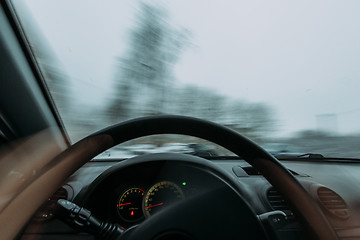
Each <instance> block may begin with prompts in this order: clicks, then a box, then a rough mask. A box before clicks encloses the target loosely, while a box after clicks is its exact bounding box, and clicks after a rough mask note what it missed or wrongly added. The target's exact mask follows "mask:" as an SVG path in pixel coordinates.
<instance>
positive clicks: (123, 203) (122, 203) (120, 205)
mask: <svg viewBox="0 0 360 240" xmlns="http://www.w3.org/2000/svg"><path fill="white" fill-rule="evenodd" d="M129 204H131V203H130V202H129V203H122V204H119V207H121V206H124V205H129Z"/></svg>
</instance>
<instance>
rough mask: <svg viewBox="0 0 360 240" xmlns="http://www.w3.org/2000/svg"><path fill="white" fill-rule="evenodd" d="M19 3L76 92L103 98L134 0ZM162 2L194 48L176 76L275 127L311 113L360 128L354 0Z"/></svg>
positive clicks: (295, 126)
mask: <svg viewBox="0 0 360 240" xmlns="http://www.w3.org/2000/svg"><path fill="white" fill-rule="evenodd" d="M26 2H28V5H29V8H30V9H31V11H33V12H34V13H35V17H36V20H37V21H38V22H39V25H40V28H42V29H44V33H45V35H46V37H47V39H48V41H49V43H50V45H51V46H52V48H53V49H54V51H55V53H56V54H57V55H58V58H59V60H60V61H61V62H62V63H63V64H64V67H65V68H66V71H67V72H68V74H69V76H70V77H71V79H72V80H74V81H75V84H74V86H76V87H81V88H82V90H81V93H78V94H79V95H83V96H89V95H90V94H92V98H91V99H92V100H93V101H92V102H90V103H89V104H96V103H99V102H100V103H101V101H102V99H104V97H105V96H106V94H109V93H111V86H110V84H109V83H111V81H112V80H113V79H112V76H113V74H114V69H116V65H115V57H118V56H121V54H122V53H124V51H125V50H126V44H127V40H128V39H127V37H128V33H129V29H130V28H131V26H132V24H133V20H134V13H135V11H134V9H136V7H137V3H136V1H116V0H114V1H95V0H93V1H84V2H85V3H84V2H83V1H70V0H68V1H65V0H61V1H56V2H55V1H47V0H43V1H31V0H28V1H26ZM162 3H163V4H164V6H165V7H166V8H168V9H169V12H170V14H169V15H170V17H171V19H172V22H173V23H174V24H178V25H180V26H183V27H185V28H188V29H189V30H190V31H191V32H192V43H193V44H194V47H191V48H189V49H187V51H186V52H185V53H184V54H183V55H182V56H181V60H180V61H179V63H178V65H177V66H176V69H175V75H176V79H177V80H178V81H179V82H181V83H192V84H194V81H196V84H197V85H200V86H206V87H208V88H212V89H214V91H218V92H219V93H221V94H224V95H227V96H230V97H232V98H234V99H240V100H246V101H251V102H266V103H267V104H269V105H271V106H272V107H273V108H274V110H275V114H276V118H277V119H278V122H279V126H278V128H277V129H276V130H277V134H276V135H281V134H288V133H290V132H294V131H298V130H301V129H315V128H316V127H317V126H316V124H317V122H316V116H317V115H319V114H336V115H337V123H338V125H337V130H338V131H339V132H340V133H350V132H354V131H355V132H360V124H358V122H359V120H358V119H360V106H359V92H360V82H359V78H360V68H359V63H360V45H359V43H360V31H358V29H360V26H359V25H360V15H359V14H357V12H358V9H359V7H360V1H357V0H354V1H331V0H326V1H238V0H233V1H209V0H202V1H194V0H192V1H190V0H177V1H167V2H165V1H162ZM79 16H80V18H79ZM85 83H86V86H87V87H85V88H84V85H85Z"/></svg>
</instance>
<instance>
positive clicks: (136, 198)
mask: <svg viewBox="0 0 360 240" xmlns="http://www.w3.org/2000/svg"><path fill="white" fill-rule="evenodd" d="M144 194H145V191H144V190H142V189H141V188H130V189H128V190H126V191H125V192H124V193H123V194H122V195H121V197H120V199H119V201H118V203H117V209H118V213H119V215H120V217H121V218H122V219H124V220H125V221H128V222H136V221H138V220H140V219H141V218H143V217H144V214H143V211H142V202H143V197H144Z"/></svg>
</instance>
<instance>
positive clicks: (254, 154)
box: [80, 116, 338, 240]
mask: <svg viewBox="0 0 360 240" xmlns="http://www.w3.org/2000/svg"><path fill="white" fill-rule="evenodd" d="M154 134H183V135H189V136H194V137H199V138H202V139H205V140H208V141H211V142H214V143H216V144H218V145H220V146H222V147H224V148H226V149H228V150H230V151H232V152H233V153H235V154H237V155H238V156H241V157H242V158H243V159H244V160H246V161H247V162H248V163H249V164H251V165H252V166H253V167H254V168H256V169H257V170H258V171H260V172H261V173H262V174H263V176H264V177H265V178H266V179H267V180H268V181H269V182H270V183H271V184H272V185H273V186H274V187H275V188H276V189H277V190H278V191H279V192H280V193H281V194H282V195H283V196H284V198H285V199H287V201H288V202H289V204H290V205H292V207H293V208H294V210H295V211H296V212H297V213H298V215H299V217H300V218H301V219H302V222H303V223H304V225H305V226H306V227H307V228H308V229H309V230H310V231H311V232H312V234H313V235H314V236H315V238H317V239H326V240H335V239H338V238H337V235H336V233H335V231H334V230H333V228H332V227H331V225H330V223H329V222H328V220H327V219H326V217H325V216H324V214H323V213H322V211H321V210H320V208H319V206H318V205H317V203H316V202H315V201H314V200H313V199H312V198H311V197H310V195H309V194H308V193H307V192H306V190H305V189H304V188H303V187H302V186H301V184H300V183H299V182H298V181H297V179H296V178H295V177H294V176H293V175H292V174H291V173H290V172H289V171H288V170H287V169H286V168H285V167H284V166H283V165H282V164H281V163H280V162H279V161H278V160H277V159H276V158H274V157H273V156H272V155H270V154H269V153H268V152H266V151H265V150H263V149H262V148H261V147H259V146H258V145H257V144H255V143H254V142H252V141H251V140H249V139H247V138H245V137H243V136H242V135H240V134H239V133H237V132H235V131H233V130H231V129H228V128H226V127H224V126H221V125H218V124H215V123H212V122H209V121H205V120H200V119H196V118H191V117H184V116H154V117H146V118H139V119H134V120H130V121H126V122H123V123H120V124H117V125H114V126H111V127H109V128H106V129H104V130H101V131H99V132H97V133H94V134H92V135H91V136H89V137H87V138H85V139H84V140H82V141H81V142H84V141H87V139H91V138H96V137H101V136H110V137H111V139H112V144H111V146H114V145H117V144H120V143H122V142H125V141H128V140H131V139H134V138H138V137H142V136H148V135H154ZM81 142H80V144H81ZM98 153H100V152H96V154H98ZM188 158H193V157H191V156H188ZM217 191H219V192H217V193H212V194H211V193H209V194H208V195H203V196H201V197H197V198H195V199H192V200H191V201H183V202H180V203H179V204H177V205H176V207H173V208H169V209H168V210H166V209H165V210H164V211H163V212H160V213H159V214H157V215H156V216H153V217H152V218H150V219H148V220H147V221H146V222H145V223H143V224H141V225H140V226H138V227H137V229H135V230H134V231H132V233H131V234H129V235H127V238H126V239H130V240H132V239H153V237H154V236H157V238H156V239H161V240H165V239H192V238H191V237H189V236H188V235H186V233H189V234H190V235H196V237H197V238H200V239H205V238H207V239H208V238H209V237H214V236H215V235H214V234H213V233H214V231H213V229H214V228H216V227H217V226H211V224H212V223H211V221H209V220H208V219H206V218H207V217H205V219H206V220H204V216H208V215H206V212H201V211H200V212H198V213H197V210H198V209H204V207H205V208H206V207H207V208H208V210H209V209H211V211H213V212H214V211H215V213H214V215H215V216H216V214H220V213H221V212H222V211H224V209H223V208H215V207H214V206H215V205H216V202H219V201H225V200H226V201H227V202H226V205H227V206H232V207H229V208H228V209H227V210H228V211H229V212H232V215H233V216H234V215H236V216H238V218H231V221H236V219H239V218H241V215H237V214H245V215H243V216H248V221H247V223H248V224H244V221H242V222H240V223H238V224H240V225H237V227H236V224H235V225H234V224H230V222H227V223H229V224H222V227H223V231H224V232H227V233H228V234H229V236H232V237H235V236H237V237H241V236H244V235H245V236H247V237H248V238H246V239H249V237H250V236H251V233H250V232H252V233H254V231H257V232H261V231H263V230H262V227H261V226H259V225H258V226H256V224H259V222H258V221H256V219H255V215H254V213H253V212H252V211H251V210H250V208H249V207H248V205H247V204H246V202H245V201H244V200H243V199H242V198H241V197H239V195H238V194H237V192H236V191H234V189H232V188H225V189H219V190H217ZM221 196H223V197H221ZM225 196H226V197H225ZM205 199H207V201H204V200H205ZM209 199H211V200H210V201H209ZM224 199H225V200H224ZM239 199H241V201H242V202H243V203H244V204H240V203H241V201H240V202H239ZM205 203H206V204H205ZM204 204H205V205H204ZM199 206H202V207H201V208H200V207H199ZM245 206H246V207H245ZM190 212H191V214H192V215H191V216H192V217H191V218H190V219H191V221H190V222H187V223H183V222H181V219H184V216H185V215H186V214H190ZM194 213H196V214H195V215H196V216H194ZM174 216H177V217H176V218H177V220H176V221H175V223H176V224H173V223H171V222H170V221H167V219H169V218H172V219H174ZM188 216H189V215H188ZM187 219H189V218H187ZM210 219H211V218H210ZM199 221H203V222H204V223H203V224H202V226H203V227H202V228H201V230H200V233H199V229H197V227H198V225H199V224H196V222H198V223H199ZM245 222H246V221H245ZM195 225H196V227H195ZM226 225H228V226H226ZM175 228H176V229H179V228H180V229H181V228H184V229H186V230H184V231H183V232H181V233H179V231H177V230H176V231H177V233H174V234H173V235H172V233H171V230H173V229H175ZM249 230H251V231H249ZM162 232H163V233H164V232H165V233H166V234H165V235H161V234H160V235H159V233H162ZM199 234H200V235H199ZM147 236H152V237H151V238H146V237H147ZM205 236H206V237H205ZM252 236H255V238H253V239H261V238H263V237H259V236H264V235H262V234H260V235H259V234H257V235H256V234H253V235H252ZM218 237H219V236H216V237H215V238H218ZM215 238H212V239H215Z"/></svg>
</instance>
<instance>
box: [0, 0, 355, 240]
mask: <svg viewBox="0 0 360 240" xmlns="http://www.w3.org/2000/svg"><path fill="white" fill-rule="evenodd" d="M18 8H19V7H18V6H17V4H13V3H12V1H5V0H4V1H1V8H0V61H1V64H0V68H1V70H0V74H1V75H0V76H1V77H0V172H1V175H0V178H1V180H0V233H1V234H0V239H9V240H10V239H19V240H30V239H31V240H32V239H36V240H37V239H44V240H45V239H47V240H55V239H66V240H70V239H84V240H85V239H119V240H126V239H129V240H134V239H143V240H145V239H149V240H150V239H157V240H166V239H179V240H180V239H181V240H185V239H186V240H190V239H194V240H195V239H274V240H275V239H276V240H280V239H324V240H331V239H334V240H335V239H342V240H354V239H360V188H359V187H358V185H359V183H360V174H359V173H360V165H359V163H360V161H359V160H358V159H356V158H344V157H331V156H330V157H328V156H323V155H321V154H317V153H306V154H304V155H302V156H299V155H300V154H301V153H296V154H293V155H291V154H288V152H286V155H279V156H276V155H274V154H273V153H270V152H269V151H267V150H265V149H264V148H263V147H262V146H261V145H260V144H258V143H257V141H258V140H257V139H256V141H255V140H253V139H251V138H250V137H248V136H245V135H244V134H242V133H241V132H239V131H237V130H234V129H232V128H230V127H229V126H224V124H220V123H216V122H214V121H211V120H208V119H206V118H199V117H194V116H190V115H187V114H172V113H171V112H170V114H168V113H166V112H165V113H160V114H148V115H143V116H139V117H135V118H129V119H126V120H124V121H118V122H116V123H114V124H110V125H108V126H106V127H102V128H101V129H96V130H95V131H93V132H91V133H89V134H87V135H86V136H83V137H82V138H81V139H80V140H79V141H73V140H72V139H71V137H69V134H71V133H70V130H69V129H68V127H67V126H66V124H64V120H63V118H62V113H63V110H61V109H59V105H57V103H56V100H54V99H56V96H54V95H55V94H59V93H58V92H54V91H52V89H51V83H49V82H48V81H47V80H46V79H47V77H48V76H47V74H49V73H46V71H45V70H44V68H43V65H44V63H39V59H38V57H37V55H36V52H35V51H34V49H33V48H32V45H31V41H30V40H29V36H30V35H31V34H29V33H28V32H26V30H25V29H24V28H23V26H24V25H26V23H24V22H21V21H24V20H23V17H19V16H18V15H19V13H20V12H21V11H20V10H19V9H18ZM44 48H45V46H44ZM139 91H140V90H139ZM60 94H61V93H60ZM69 101H71V99H70V100H69ZM184 101H185V100H184ZM119 111H120V110H119ZM89 114H97V113H96V112H92V113H89ZM90 118H91V115H89V116H88V119H80V120H81V121H83V122H82V124H84V125H86V122H87V121H90V120H89V119H90ZM99 118H100V119H101V116H99ZM173 135H180V136H186V137H183V138H182V139H183V140H182V142H181V143H176V141H175V140H172V141H170V143H167V145H166V144H163V145H162V147H160V146H158V147H154V146H155V145H156V144H157V143H158V142H159V141H163V139H166V140H167V139H176V138H175V137H173ZM164 136H165V137H164ZM144 138H145V139H149V140H146V141H145V140H138V139H144ZM154 139H156V140H154ZM159 139H160V140H159ZM194 139H195V140H194ZM197 139H201V141H200V140H197ZM164 141H165V140H164ZM174 142H175V143H174ZM207 142H211V143H213V144H216V146H219V148H221V149H223V148H224V149H226V151H229V152H231V153H232V155H231V156H229V155H226V156H225V155H224V156H223V155H222V154H220V153H219V152H220V151H218V150H217V149H218V148H215V147H208V145H207ZM135 143H136V144H135ZM149 143H150V144H152V143H153V145H154V146H153V145H149ZM124 144H125V145H124ZM146 144H147V145H146ZM119 146H124V147H122V148H121V149H120V147H119ZM211 146H212V145H211ZM150 148H151V149H150ZM152 148H155V150H154V149H152ZM330 148H331V146H330ZM119 149H120V150H119ZM196 149H200V150H198V151H199V152H197V150H196ZM125 151H127V152H132V153H135V154H132V155H131V156H125V157H123V156H124V155H121V156H120V157H118V156H117V155H116V154H117V153H119V154H120V152H121V153H122V152H125ZM139 151H141V152H142V153H143V154H137V153H138V152H139Z"/></svg>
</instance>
